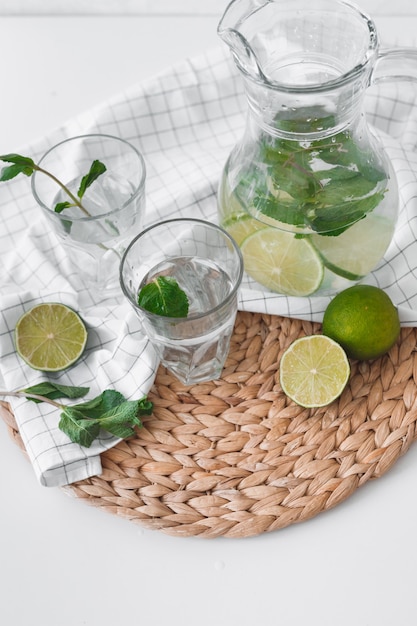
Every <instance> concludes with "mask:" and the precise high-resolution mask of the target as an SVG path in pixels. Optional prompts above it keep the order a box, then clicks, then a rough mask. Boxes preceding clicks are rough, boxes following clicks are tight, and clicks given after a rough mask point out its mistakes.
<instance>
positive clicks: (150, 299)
mask: <svg viewBox="0 0 417 626" xmlns="http://www.w3.org/2000/svg"><path fill="white" fill-rule="evenodd" d="M138 304H139V306H141V307H142V308H143V309H145V310H146V311H149V312H150V313H154V314H155V315H164V316H165V317H187V315H188V306H189V304H188V297H187V294H186V293H185V292H184V291H183V290H182V289H181V288H180V286H179V285H178V283H177V281H176V280H175V278H172V277H171V276H158V277H157V278H154V279H153V280H152V282H150V283H148V284H147V285H145V286H144V287H142V289H141V290H140V292H139V295H138Z"/></svg>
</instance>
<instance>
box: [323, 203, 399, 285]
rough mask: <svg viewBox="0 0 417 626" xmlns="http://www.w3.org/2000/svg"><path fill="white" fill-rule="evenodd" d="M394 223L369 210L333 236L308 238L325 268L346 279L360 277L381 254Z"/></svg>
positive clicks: (391, 234)
mask: <svg viewBox="0 0 417 626" xmlns="http://www.w3.org/2000/svg"><path fill="white" fill-rule="evenodd" d="M394 227H395V224H394V223H393V222H392V221H390V220H387V219H385V218H383V217H379V216H377V215H373V214H369V215H367V217H366V218H364V219H363V220H360V221H359V222H356V223H355V224H353V226H350V228H348V229H347V230H345V231H344V232H343V233H341V234H340V235H338V236H337V237H332V236H326V235H312V236H311V242H312V243H313V245H314V247H315V248H316V250H317V252H318V253H319V255H320V257H321V258H322V260H323V263H324V265H325V266H326V267H328V268H329V270H331V271H332V272H334V273H335V274H337V275H338V276H342V277H343V278H347V279H348V280H360V279H361V278H363V277H364V276H366V275H367V274H369V273H370V272H371V271H372V270H373V269H374V268H375V266H376V265H377V264H378V263H379V261H380V260H381V259H382V257H383V256H384V254H385V251H386V250H387V248H388V246H389V244H390V242H391V239H392V236H393V233H394Z"/></svg>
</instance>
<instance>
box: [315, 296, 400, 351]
mask: <svg viewBox="0 0 417 626" xmlns="http://www.w3.org/2000/svg"><path fill="white" fill-rule="evenodd" d="M323 334H324V335H327V336H328V337H331V339H334V340H335V341H337V343H339V344H340V345H341V346H342V347H343V348H344V349H345V351H346V352H347V354H348V356H350V357H351V358H353V359H359V360H361V361H365V360H368V359H375V358H377V357H379V356H382V355H383V354H385V353H386V352H388V350H389V349H390V348H391V347H392V346H393V345H394V343H395V342H396V341H397V339H398V336H399V334H400V320H399V317H398V311H397V309H396V307H395V306H394V304H393V303H392V301H391V299H390V297H389V296H388V294H387V293H385V291H383V290H382V289H379V288H378V287H373V286H372V285H354V286H353V287H349V288H348V289H345V290H344V291H341V292H340V293H339V294H337V295H336V296H335V297H334V298H333V300H331V302H330V303H329V305H328V307H327V309H326V311H325V313H324V317H323Z"/></svg>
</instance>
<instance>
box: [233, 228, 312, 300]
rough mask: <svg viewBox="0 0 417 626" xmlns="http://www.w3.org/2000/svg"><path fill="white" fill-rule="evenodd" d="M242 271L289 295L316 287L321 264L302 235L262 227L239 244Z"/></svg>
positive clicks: (273, 289)
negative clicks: (242, 265)
mask: <svg viewBox="0 0 417 626" xmlns="http://www.w3.org/2000/svg"><path fill="white" fill-rule="evenodd" d="M241 250H242V255H243V260H244V265H245V271H246V272H247V274H249V276H251V277H252V278H253V279H254V280H256V281H257V282H258V283H260V284H261V285H264V286H265V287H267V288H268V289H271V290H272V291H276V292H278V293H283V294H286V295H289V296H309V295H311V294H313V293H314V292H315V291H317V289H318V288H319V287H320V285H321V282H322V280H323V273H324V269H323V264H322V262H321V260H320V257H319V255H318V254H317V252H316V250H315V249H314V247H313V246H312V245H311V244H310V242H309V241H308V240H307V239H305V238H296V237H295V236H294V235H293V234H292V233H288V232H285V231H280V230H277V229H275V228H269V227H266V228H263V229H262V230H258V231H257V232H255V233H253V234H252V235H249V236H248V237H246V239H245V240H244V241H243V243H242V245H241Z"/></svg>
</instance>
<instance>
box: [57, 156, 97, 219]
mask: <svg viewBox="0 0 417 626" xmlns="http://www.w3.org/2000/svg"><path fill="white" fill-rule="evenodd" d="M106 169H107V168H106V166H105V165H104V164H103V163H101V161H98V160H95V161H93V162H92V164H91V167H90V171H89V172H88V174H86V175H85V176H83V177H82V179H81V183H80V187H79V189H78V192H77V195H78V197H79V198H80V200H81V198H82V197H83V196H84V194H85V192H86V191H87V189H88V188H89V187H90V186H91V185H92V184H93V182H94V181H95V180H97V178H98V177H99V176H101V175H102V174H104V172H105V171H106ZM55 210H56V209H55Z"/></svg>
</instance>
